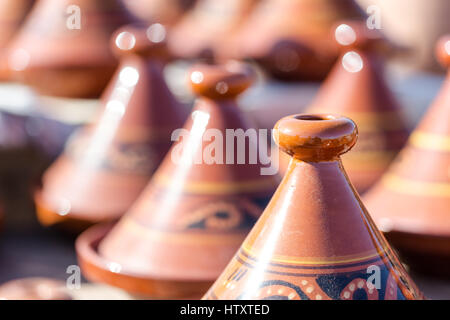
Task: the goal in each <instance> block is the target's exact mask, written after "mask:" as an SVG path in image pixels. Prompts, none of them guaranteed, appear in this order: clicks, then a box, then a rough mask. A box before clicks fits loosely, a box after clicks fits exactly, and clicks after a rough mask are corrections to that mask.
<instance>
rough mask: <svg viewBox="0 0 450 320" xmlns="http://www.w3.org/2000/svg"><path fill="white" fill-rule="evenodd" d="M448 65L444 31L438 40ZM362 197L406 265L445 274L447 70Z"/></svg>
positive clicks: (449, 130)
mask: <svg viewBox="0 0 450 320" xmlns="http://www.w3.org/2000/svg"><path fill="white" fill-rule="evenodd" d="M438 56H439V57H440V60H441V62H442V64H443V65H444V66H445V67H447V68H448V67H449V66H450V36H447V37H444V38H442V39H441V41H440V42H439V44H438ZM364 201H365V203H366V204H367V206H368V208H369V209H370V212H371V214H372V215H373V218H374V220H375V222H376V223H377V225H378V226H379V228H380V229H381V230H382V231H384V232H387V236H388V238H389V239H390V240H391V241H392V243H393V244H394V245H395V246H396V247H398V248H399V250H400V251H401V253H403V254H404V255H405V259H407V260H409V261H407V262H410V264H411V267H412V268H413V267H416V268H417V269H422V270H424V271H429V272H433V273H439V274H446V275H449V274H450V74H448V75H447V78H446V80H445V82H444V85H443V87H442V89H441V92H440V94H439V95H438V97H437V98H436V100H435V101H434V103H433V104H432V105H431V107H430V108H429V110H428V111H427V113H426V115H425V117H424V118H423V120H422V121H421V123H420V124H419V125H418V127H417V128H416V129H415V130H414V132H413V133H412V134H411V136H410V138H409V141H408V144H407V145H406V147H405V148H404V149H403V150H402V151H401V153H400V154H399V156H398V157H397V159H396V161H395V162H394V164H393V165H392V166H391V168H390V169H389V171H388V172H387V173H386V174H385V175H384V176H383V178H382V179H381V180H380V182H379V183H377V184H376V186H375V187H374V188H373V189H371V190H370V191H369V192H368V193H367V194H366V196H365V197H364Z"/></svg>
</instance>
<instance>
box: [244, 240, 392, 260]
mask: <svg viewBox="0 0 450 320" xmlns="http://www.w3.org/2000/svg"><path fill="white" fill-rule="evenodd" d="M242 250H244V251H245V252H246V253H247V254H248V255H249V256H252V257H257V256H258V255H257V254H255V253H254V252H252V250H251V249H250V248H248V247H246V244H243V245H242ZM383 254H384V251H380V252H378V251H373V250H371V251H369V252H362V253H360V254H357V255H349V256H340V257H334V258H325V257H323V258H315V259H307V258H299V257H288V256H274V257H272V258H271V259H270V262H272V263H277V262H278V263H289V264H294V265H333V264H340V263H350V262H360V261H365V260H369V259H371V258H375V257H378V256H380V255H383Z"/></svg>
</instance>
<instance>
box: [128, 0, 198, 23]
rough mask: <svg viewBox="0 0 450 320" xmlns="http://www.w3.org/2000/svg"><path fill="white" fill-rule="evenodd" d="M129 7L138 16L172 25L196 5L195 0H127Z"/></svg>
mask: <svg viewBox="0 0 450 320" xmlns="http://www.w3.org/2000/svg"><path fill="white" fill-rule="evenodd" d="M124 2H125V5H126V6H127V8H128V9H129V10H130V11H131V12H132V13H133V14H134V15H135V16H137V17H139V18H141V19H143V20H145V21H149V22H157V23H161V24H164V25H166V26H172V25H174V24H175V23H177V22H178V21H179V20H180V19H181V17H182V16H183V15H184V14H185V13H186V12H187V11H188V10H189V9H190V8H191V7H192V6H193V5H194V3H195V0H125V1H124Z"/></svg>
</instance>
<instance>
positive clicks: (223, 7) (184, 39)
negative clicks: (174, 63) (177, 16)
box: [169, 0, 260, 59]
mask: <svg viewBox="0 0 450 320" xmlns="http://www.w3.org/2000/svg"><path fill="white" fill-rule="evenodd" d="M258 2H260V1H259V0H228V1H222V0H198V1H197V2H196V5H195V6H194V8H193V9H192V10H191V11H189V12H188V13H187V14H186V15H185V16H184V17H183V18H182V19H181V21H180V22H179V23H177V24H176V25H175V26H174V27H173V28H172V29H171V32H170V35H169V48H170V50H171V52H172V53H173V54H174V56H176V57H179V58H184V59H195V58H212V57H215V58H216V57H220V58H221V59H227V58H230V55H229V52H230V51H231V49H232V48H231V47H230V45H231V43H230V42H229V41H231V39H232V38H233V36H234V34H235V33H236V32H238V31H239V28H240V26H241V25H242V23H243V22H244V21H245V19H246V18H247V16H248V15H249V14H250V12H251V10H252V9H253V8H254V6H255V4H257V3H258Z"/></svg>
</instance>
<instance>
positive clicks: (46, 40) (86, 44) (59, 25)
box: [8, 0, 136, 98]
mask: <svg viewBox="0 0 450 320" xmlns="http://www.w3.org/2000/svg"><path fill="white" fill-rule="evenodd" d="M134 22H136V18H134V17H132V16H131V15H130V13H129V12H128V11H127V10H126V9H125V7H124V5H123V4H122V2H121V1H120V0H108V1H104V0H70V1H69V0H40V1H39V2H37V3H36V5H35V6H34V7H33V10H32V12H31V13H30V15H29V17H28V18H27V21H26V23H25V25H24V26H23V27H22V29H21V31H20V32H19V33H18V34H17V36H16V37H15V38H14V40H12V41H13V42H12V43H11V48H10V51H9V57H8V63H9V67H10V68H11V69H12V72H13V76H14V77H15V78H16V79H17V80H20V81H23V82H25V83H26V84H29V85H31V86H33V87H34V88H35V89H37V90H38V91H39V92H40V93H43V94H46V95H53V96H66V97H78V98H92V97H98V96H99V95H100V93H101V92H102V91H103V89H104V88H105V86H106V85H107V83H108V81H109V80H110V78H111V76H112V75H113V73H114V70H115V69H116V67H117V64H118V62H117V59H116V58H115V57H114V56H113V54H112V52H111V50H110V47H109V41H110V38H111V35H112V34H113V32H114V31H115V30H117V29H118V28H119V27H120V26H122V25H124V24H129V23H134Z"/></svg>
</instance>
